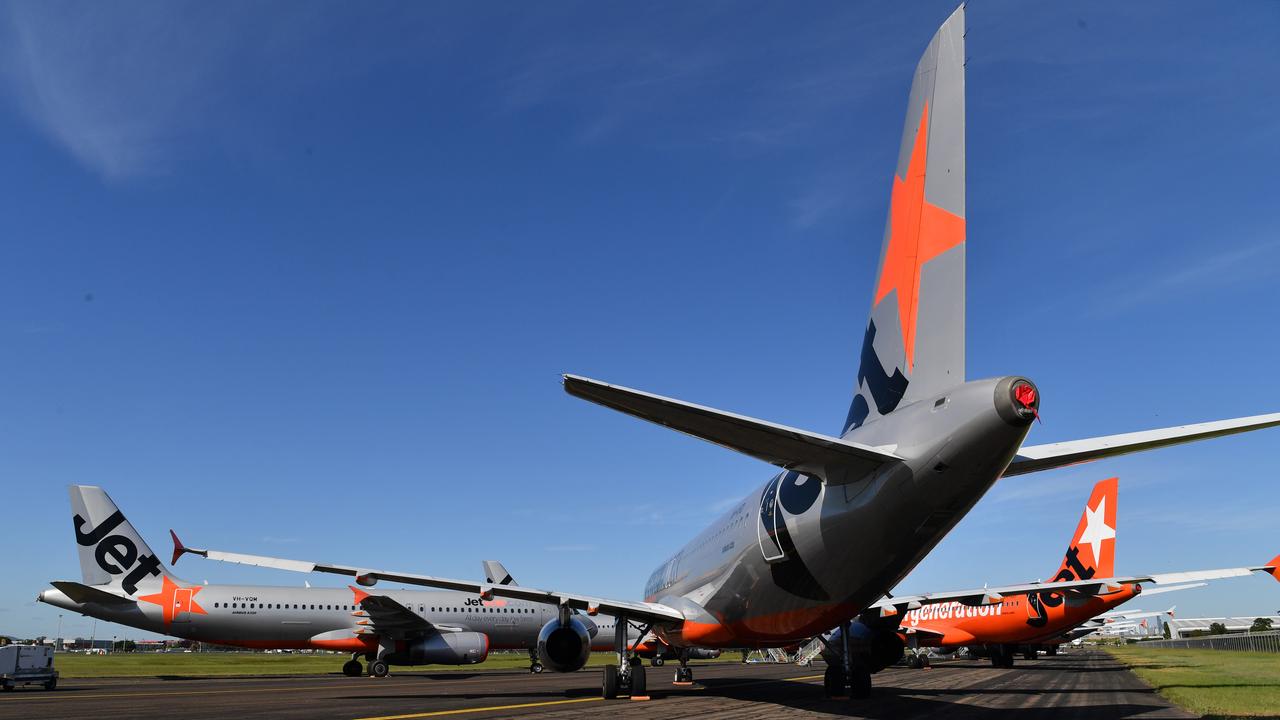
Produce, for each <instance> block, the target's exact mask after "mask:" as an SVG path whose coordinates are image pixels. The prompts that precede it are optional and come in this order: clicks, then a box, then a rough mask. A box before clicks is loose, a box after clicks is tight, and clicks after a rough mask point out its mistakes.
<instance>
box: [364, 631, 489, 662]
mask: <svg viewBox="0 0 1280 720" xmlns="http://www.w3.org/2000/svg"><path fill="white" fill-rule="evenodd" d="M488 656H489V636H488V635H485V634H484V633H478V632H460V633H437V634H435V635H428V636H426V637H420V638H413V639H411V640H407V641H406V642H405V643H404V645H403V646H402V648H397V650H396V652H393V653H390V654H388V655H387V657H386V658H385V659H386V661H387V662H389V663H391V664H392V665H474V664H475V663H479V662H484V659H485V658H486V657H488Z"/></svg>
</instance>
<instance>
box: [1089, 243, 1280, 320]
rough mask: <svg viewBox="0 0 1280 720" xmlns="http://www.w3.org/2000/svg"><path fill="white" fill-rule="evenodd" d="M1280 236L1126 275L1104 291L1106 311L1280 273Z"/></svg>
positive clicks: (1161, 300) (1181, 259) (1124, 308)
mask: <svg viewBox="0 0 1280 720" xmlns="http://www.w3.org/2000/svg"><path fill="white" fill-rule="evenodd" d="M1277 260H1280V237H1276V238H1270V239H1267V240H1263V241H1261V242H1256V243H1253V244H1251V245H1244V246H1237V247H1233V248H1226V249H1220V250H1216V251H1215V252H1212V253H1205V254H1201V255H1197V256H1194V257H1183V258H1180V259H1179V260H1178V262H1177V264H1176V265H1173V266H1169V267H1166V268H1165V269H1164V271H1163V272H1155V273H1150V274H1148V275H1146V276H1145V277H1143V276H1139V278H1141V279H1140V280H1139V281H1138V282H1134V277H1133V276H1132V275H1127V278H1126V281H1125V287H1124V288H1122V289H1118V290H1117V291H1116V292H1113V293H1108V294H1105V297H1106V304H1105V306H1104V307H1105V308H1106V310H1107V311H1109V312H1114V311H1117V310H1127V309H1129V308H1132V307H1134V306H1137V305H1146V304H1150V303H1156V302H1163V301H1165V300H1168V299H1169V298H1170V296H1173V295H1181V294H1185V293H1186V292H1188V291H1189V290H1194V289H1203V288H1208V287H1216V286H1221V285H1228V284H1235V283H1239V282H1240V281H1241V280H1242V279H1243V278H1253V277H1259V276H1262V275H1267V276H1273V275H1275V274H1276V273H1277V272H1280V270H1278V269H1277V268H1280V263H1277Z"/></svg>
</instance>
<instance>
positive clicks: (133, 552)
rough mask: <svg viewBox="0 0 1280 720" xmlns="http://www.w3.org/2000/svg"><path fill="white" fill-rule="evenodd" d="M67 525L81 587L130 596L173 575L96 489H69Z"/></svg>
mask: <svg viewBox="0 0 1280 720" xmlns="http://www.w3.org/2000/svg"><path fill="white" fill-rule="evenodd" d="M70 492H71V513H72V516H71V524H72V526H73V527H74V529H75V534H76V546H77V549H78V550H79V551H80V573H81V575H82V576H83V579H84V584H85V585H89V586H95V587H99V588H101V587H106V588H110V589H113V590H122V591H124V593H125V594H126V595H128V596H130V597H132V596H135V595H137V594H138V592H139V591H140V590H143V589H153V588H156V587H159V586H160V585H161V583H162V580H161V578H163V577H166V576H167V577H170V578H172V577H173V576H172V575H171V574H170V573H169V571H168V569H167V568H165V566H164V565H163V563H161V561H160V557H159V556H158V555H156V554H155V553H154V552H152V551H151V548H150V547H149V546H148V545H147V542H146V541H145V540H143V539H142V536H141V535H139V534H138V531H137V530H135V529H134V527H133V525H132V524H130V523H129V521H128V520H126V519H125V517H124V513H122V512H120V508H118V507H116V504H115V503H114V502H112V501H111V497H110V496H108V495H107V493H106V492H105V491H104V490H103V489H102V488H100V487H95V486H92V485H72V486H71V491H70Z"/></svg>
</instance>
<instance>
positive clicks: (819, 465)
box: [564, 375, 1280, 484]
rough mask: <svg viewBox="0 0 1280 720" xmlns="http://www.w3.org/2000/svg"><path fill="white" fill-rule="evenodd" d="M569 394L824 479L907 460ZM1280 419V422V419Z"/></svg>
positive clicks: (628, 400) (743, 420)
mask: <svg viewBox="0 0 1280 720" xmlns="http://www.w3.org/2000/svg"><path fill="white" fill-rule="evenodd" d="M564 389H565V392H567V393H569V394H570V395H573V396H574V397H579V398H582V399H583V400H590V401H591V402H593V403H597V404H599V405H604V406H605V407H607V408H612V409H614V410H618V411H620V412H624V413H627V414H628V415H634V416H636V417H638V418H640V419H642V420H648V421H649V422H652V423H657V424H658V425H663V426H665V427H669V428H671V429H672V430H679V431H680V432H682V433H685V434H687V435H692V436H694V437H696V438H700V439H702V440H706V441H707V442H712V443H715V444H716V445H720V446H721V447H726V448H729V449H730V450H736V451H738V452H740V453H743V454H745V455H750V456H751V457H753V458H756V459H757V460H763V461H765V462H767V463H769V464H771V465H777V466H778V467H781V468H786V469H787V470H794V471H796V472H799V473H804V474H805V475H812V476H814V477H817V478H821V479H822V480H823V481H824V482H827V483H832V484H843V483H848V482H854V481H856V480H859V479H861V478H863V477H865V476H866V475H867V474H868V473H869V472H871V471H873V470H875V469H876V468H878V467H880V466H881V465H884V464H886V463H891V462H899V461H901V460H902V458H900V457H898V456H897V455H894V454H893V453H890V452H885V451H884V450H881V449H878V448H873V447H871V446H868V445H861V444H858V443H852V442H848V441H845V440H841V439H839V438H835V437H831V436H830V435H822V434H819V433H813V432H809V431H807V430H799V429H796V428H793V427H787V426H786V425H778V424H776V423H771V422H767V421H764V420H757V419H755V418H751V417H747V416H745V415H737V414H734V413H729V412H725V411H723V410H716V409H714V408H709V407H704V406H702V405H694V404H693V403H687V402H684V401H681V400H675V399H673V398H668V397H662V396H661V395H652V394H650V393H647V392H641V391H639V390H632V389H631V388H625V387H621V386H619V385H610V384H608V383H603V382H600V381H599V380H592V379H590V378H584V377H579V376H577V375H565V376H564ZM1277 422H1280V421H1277Z"/></svg>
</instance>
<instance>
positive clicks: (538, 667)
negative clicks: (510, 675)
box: [529, 662, 542, 675]
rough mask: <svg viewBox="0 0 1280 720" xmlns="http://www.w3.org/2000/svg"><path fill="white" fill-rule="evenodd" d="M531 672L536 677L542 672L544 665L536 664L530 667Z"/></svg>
mask: <svg viewBox="0 0 1280 720" xmlns="http://www.w3.org/2000/svg"><path fill="white" fill-rule="evenodd" d="M529 672H531V673H533V674H534V675H537V674H538V673H540V672H542V663H540V662H536V663H534V664H532V665H530V666H529Z"/></svg>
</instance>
